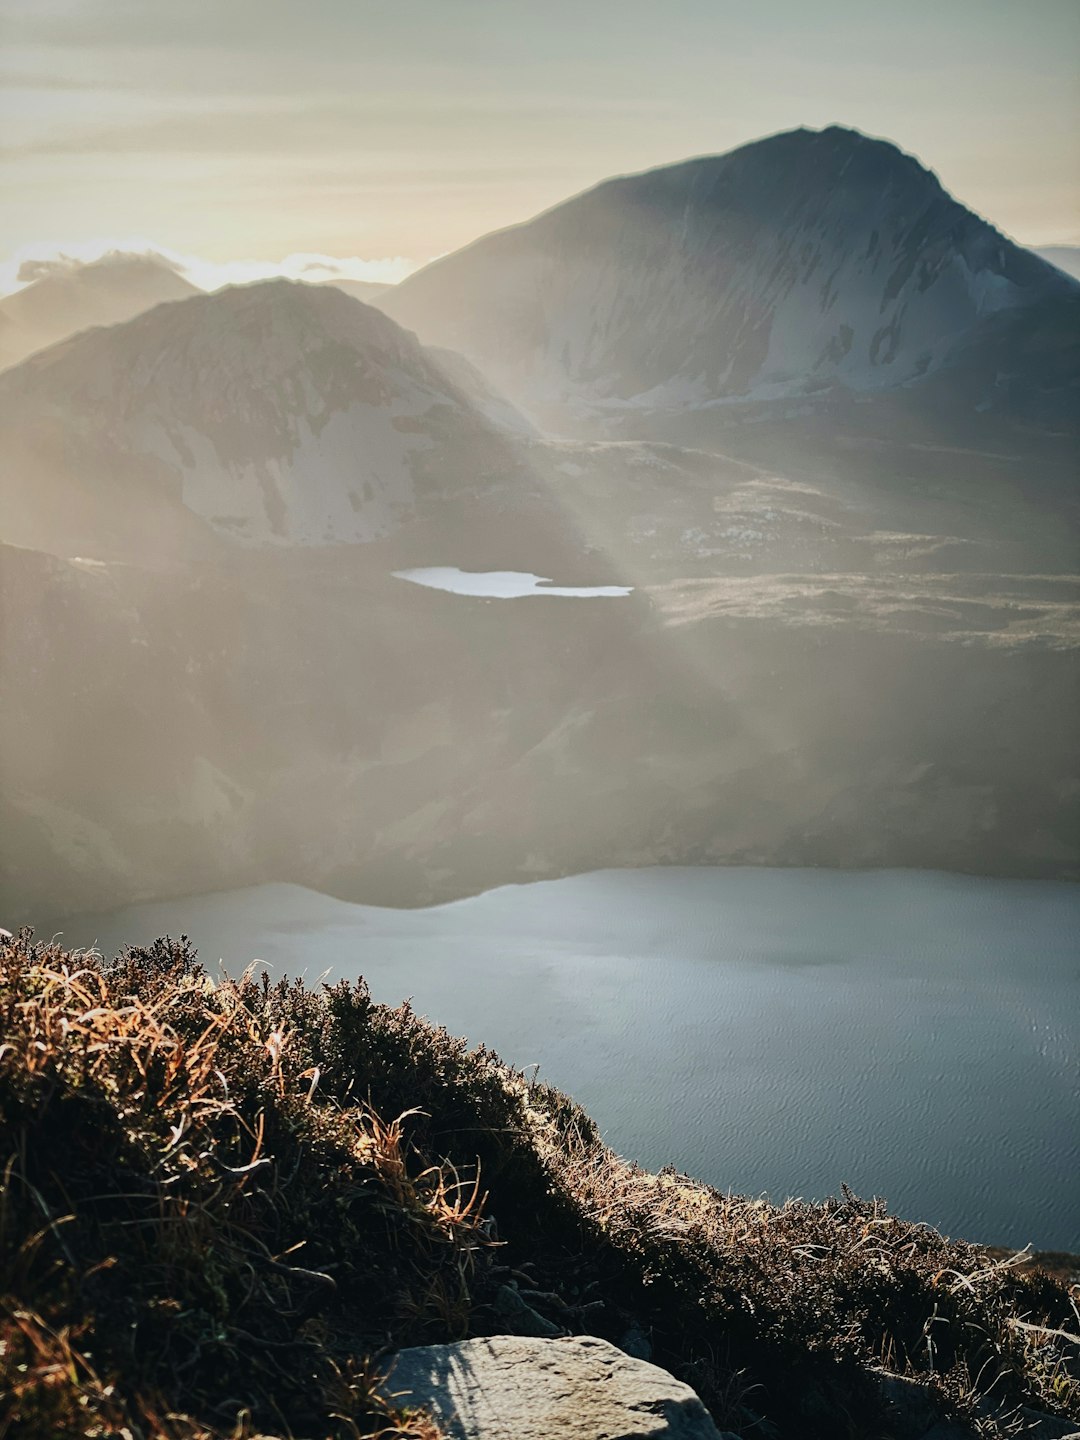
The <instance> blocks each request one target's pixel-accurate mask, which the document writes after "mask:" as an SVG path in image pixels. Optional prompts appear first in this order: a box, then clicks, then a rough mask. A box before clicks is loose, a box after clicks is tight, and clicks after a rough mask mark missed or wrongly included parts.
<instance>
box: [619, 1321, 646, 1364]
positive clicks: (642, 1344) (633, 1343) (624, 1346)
mask: <svg viewBox="0 0 1080 1440" xmlns="http://www.w3.org/2000/svg"><path fill="white" fill-rule="evenodd" d="M619 1349H620V1350H621V1351H623V1353H624V1354H626V1355H630V1356H632V1357H633V1358H634V1359H635V1360H651V1359H652V1345H651V1344H650V1343H649V1337H648V1336H647V1335H646V1334H645V1331H644V1330H642V1328H641V1326H640V1325H631V1327H630V1329H629V1330H627V1332H626V1334H625V1335H624V1336H623V1337H622V1339H621V1340H620V1341H619Z"/></svg>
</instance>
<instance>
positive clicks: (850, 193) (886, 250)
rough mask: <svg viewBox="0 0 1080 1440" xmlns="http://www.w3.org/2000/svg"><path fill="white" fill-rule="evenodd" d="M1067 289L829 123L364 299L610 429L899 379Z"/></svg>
mask: <svg viewBox="0 0 1080 1440" xmlns="http://www.w3.org/2000/svg"><path fill="white" fill-rule="evenodd" d="M1069 289H1070V287H1069V285H1068V282H1067V281H1066V280H1065V279H1064V277H1062V276H1061V275H1060V274H1058V272H1056V271H1055V270H1054V269H1053V268H1052V267H1051V266H1049V265H1047V264H1046V263H1045V262H1044V261H1042V260H1041V259H1039V258H1038V257H1037V256H1035V255H1033V254H1032V253H1031V252H1029V251H1025V250H1022V249H1021V248H1020V247H1018V246H1016V245H1014V244H1012V243H1011V242H1010V241H1009V240H1007V239H1006V238H1005V237H1004V236H1003V235H1001V234H1000V232H998V231H997V230H995V229H994V228H993V227H992V226H991V225H988V224H987V223H986V222H985V221H983V220H982V219H980V218H979V217H978V216H976V215H974V214H972V212H971V211H969V210H967V209H965V207H964V206H963V205H961V204H959V202H957V201H956V200H954V199H953V198H952V196H950V195H949V194H948V193H947V191H945V189H944V188H943V187H942V185H941V184H940V182H939V181H938V179H937V177H936V176H935V175H933V174H932V172H931V171H929V170H928V169H927V168H926V167H925V166H924V165H923V164H922V163H921V162H920V161H919V160H918V159H916V158H915V157H914V156H912V155H908V154H906V153H905V152H904V151H902V150H901V149H899V148H898V147H897V146H896V145H894V144H892V143H891V142H889V141H887V140H880V139H875V138H872V137H870V136H867V135H863V134H862V133H861V132H859V131H857V130H852V129H849V128H846V127H843V126H839V125H830V126H828V127H826V128H825V129H823V130H810V129H799V130H790V131H786V132H783V133H781V134H777V135H771V136H767V137H765V138H764V139H761V140H756V141H754V142H752V143H751V144H748V145H743V146H741V147H739V148H738V149H736V150H732V151H729V152H728V153H727V154H724V155H710V156H702V157H699V158H697V159H691V160H684V161H681V162H679V163H678V164H675V165H669V166H663V167H660V168H658V169H653V170H649V171H646V172H644V173H642V174H636V175H624V176H620V177H617V178H615V179H612V180H608V181H605V182H604V183H603V184H601V185H599V186H597V187H596V188H595V189H593V190H590V191H587V192H585V193H584V194H581V195H578V196H575V197H574V198H573V199H571V200H568V201H566V202H565V203H564V204H562V205H559V206H556V207H555V208H554V209H552V210H548V211H547V212H545V213H544V214H543V215H541V216H538V217H537V218H536V219H535V220H533V221H530V222H528V223H527V224H524V225H519V226H517V227H516V228H514V229H512V230H507V231H502V232H500V233H498V234H495V235H490V236H487V237H486V238H484V239H482V240H479V241H477V242H475V243H474V244H473V245H471V246H469V247H468V248H467V249H466V250H463V251H460V252H458V253H457V254H456V255H451V256H447V257H444V258H443V259H441V260H439V261H436V262H435V263H434V264H432V265H429V266H428V267H427V268H426V269H424V270H421V271H419V272H418V273H416V274H414V275H411V276H409V277H408V278H407V279H406V280H404V281H402V282H401V284H400V285H398V286H396V287H395V289H394V291H393V292H391V293H390V294H388V295H387V296H385V297H383V298H382V299H381V300H380V304H382V305H383V307H384V308H385V309H386V311H387V312H388V313H389V314H391V315H393V316H394V317H395V319H399V320H401V321H402V322H403V323H404V324H406V325H408V326H409V327H410V328H413V329H416V330H417V331H418V332H419V333H420V335H421V337H422V338H423V339H424V340H425V341H426V342H430V343H433V344H438V345H444V346H448V347H450V348H452V349H455V350H459V351H462V352H463V353H464V354H465V355H467V356H468V357H469V358H470V359H471V360H473V361H474V363H475V364H477V365H478V366H479V367H480V368H481V370H483V371H485V372H486V373H487V374H489V375H490V376H491V377H492V379H493V380H494V381H495V383H496V384H497V385H499V386H500V388H502V389H503V390H505V391H506V392H507V393H509V395H510V397H511V398H512V399H513V400H515V401H516V402H517V403H518V404H519V405H520V406H522V408H524V409H525V410H526V411H529V410H531V411H532V412H533V413H534V414H535V415H538V416H542V417H544V418H545V419H546V420H547V421H548V423H554V424H555V425H559V424H561V423H565V420H564V419H563V417H565V416H567V415H572V416H579V417H580V416H582V415H586V414H591V415H593V416H595V417H597V418H598V420H601V421H602V420H603V417H604V416H605V415H607V416H610V417H612V420H613V423H618V424H622V423H623V421H624V420H625V419H626V415H627V408H628V407H634V408H636V409H638V410H649V411H657V410H659V411H663V412H665V413H672V412H679V413H681V412H682V411H685V410H687V409H695V408H700V407H701V406H708V405H715V404H717V403H730V402H732V401H736V400H740V399H747V398H748V399H753V400H770V399H779V398H783V397H788V396H798V397H802V396H806V395H815V394H818V393H820V392H822V391H825V390H828V389H829V388H830V387H835V386H837V385H839V386H843V387H844V388H846V389H847V390H849V391H854V392H873V391H883V390H890V389H894V388H896V387H898V386H907V385H911V384H914V383H916V382H918V381H920V380H921V379H923V378H924V377H927V376H930V375H933V374H935V373H936V372H937V371H939V370H941V369H942V368H943V367H946V366H947V365H948V364H950V363H951V360H952V357H954V356H955V355H956V354H957V353H958V349H959V348H961V347H965V346H967V345H968V341H969V340H970V339H971V337H972V335H973V334H974V332H975V331H976V330H977V329H978V328H979V327H980V326H982V325H983V324H984V323H985V322H987V321H988V320H989V319H990V318H991V317H993V316H995V315H998V314H1001V313H1007V312H1013V311H1015V312H1017V313H1019V312H1020V311H1022V310H1024V309H1025V308H1026V307H1028V306H1031V305H1035V306H1039V305H1041V304H1042V303H1043V302H1044V301H1045V300H1047V299H1048V298H1051V299H1052V298H1053V297H1054V296H1064V294H1065V291H1066V290H1069ZM1070 293H1071V290H1070ZM974 403H981V397H975V402H974ZM988 403H996V401H994V400H993V397H991V400H990V401H988Z"/></svg>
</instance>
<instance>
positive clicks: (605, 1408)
mask: <svg viewBox="0 0 1080 1440" xmlns="http://www.w3.org/2000/svg"><path fill="white" fill-rule="evenodd" d="M390 1365H391V1368H390V1372H389V1375H388V1376H387V1379H386V1381H385V1382H384V1384H383V1387H382V1388H383V1393H384V1394H385V1395H387V1396H393V1398H394V1402H395V1403H396V1404H398V1405H403V1406H404V1405H415V1406H417V1407H423V1408H424V1409H425V1410H427V1411H429V1412H430V1413H431V1414H432V1415H433V1416H434V1417H435V1419H436V1420H437V1421H438V1423H439V1425H440V1426H441V1427H442V1429H443V1430H444V1432H445V1433H446V1435H447V1436H448V1437H450V1440H721V1436H720V1432H719V1431H718V1430H717V1428H716V1426H715V1425H714V1424H713V1422H712V1419H711V1417H710V1415H709V1412H708V1411H707V1410H706V1409H705V1407H704V1405H702V1403H701V1401H700V1400H699V1399H698V1397H697V1395H696V1394H695V1393H694V1391H693V1390H691V1389H690V1387H689V1385H683V1384H682V1383H681V1382H680V1381H678V1380H676V1379H675V1377H674V1376H673V1375H669V1374H668V1372H667V1371H666V1370H661V1369H660V1368H659V1366H657V1365H650V1364H649V1363H648V1362H647V1361H645V1360H635V1359H634V1358H633V1357H632V1356H630V1355H626V1354H624V1353H623V1351H622V1350H617V1349H616V1348H615V1346H614V1345H609V1344H608V1343H607V1341H606V1340H597V1339H594V1338H593V1337H592V1336H591V1335H576V1336H569V1337H567V1338H565V1339H559V1340H541V1339H536V1338H533V1337H532V1336H524V1335H496V1336H493V1337H491V1338H490V1339H483V1340H463V1341H461V1342H460V1343H459V1344H457V1345H425V1346H423V1347H422V1348H419V1349H416V1350H402V1351H399V1353H398V1354H397V1355H396V1356H394V1357H393V1359H392V1360H391V1362H390Z"/></svg>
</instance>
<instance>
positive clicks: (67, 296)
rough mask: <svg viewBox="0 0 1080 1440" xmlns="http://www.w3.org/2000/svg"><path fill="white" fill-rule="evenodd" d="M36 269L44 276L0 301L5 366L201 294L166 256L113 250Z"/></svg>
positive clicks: (0, 356)
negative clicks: (89, 258) (97, 257)
mask: <svg viewBox="0 0 1080 1440" xmlns="http://www.w3.org/2000/svg"><path fill="white" fill-rule="evenodd" d="M31 266H32V269H31V273H33V262H31ZM36 268H38V269H40V270H42V271H43V273H41V274H40V276H39V278H37V279H35V280H33V281H32V282H31V284H29V285H27V286H26V287H25V288H24V289H22V290H17V291H16V292H15V293H14V294H13V295H8V296H6V297H5V298H4V299H3V300H2V301H0V368H4V367H6V366H10V365H14V364H17V363H18V361H20V360H22V359H24V358H25V357H26V356H27V355H30V354H32V353H33V352H34V351H35V350H42V349H44V348H45V347H46V346H48V345H53V344H55V343H56V342H57V341H58V340H66V339H67V338H68V336H70V335H75V334H77V333H78V332H79V331H80V330H86V329H89V328H90V327H91V326H94V325H116V324H118V323H119V322H121V321H123V320H130V319H131V318H132V317H133V316H135V315H139V314H141V313H142V312H143V311H144V310H149V309H151V308H152V307H153V306H155V305H161V304H163V303H164V302H165V301H168V300H185V299H187V298H188V297H189V296H191V295H198V294H200V293H201V292H200V291H199V290H198V289H197V288H196V286H194V285H192V284H191V282H190V281H188V280H185V279H184V277H183V276H182V275H179V274H178V273H177V272H176V270H175V269H174V268H173V267H172V265H170V263H169V262H168V261H167V260H166V259H165V258H164V257H163V256H160V255H129V254H125V253H123V252H120V251H113V252H111V253H110V254H108V255H103V256H102V257H101V259H100V260H94V261H91V262H89V263H87V264H82V263H80V262H78V261H62V260H61V261H48V262H43V263H41V264H40V265H38V266H37V267H36ZM24 269H26V267H24Z"/></svg>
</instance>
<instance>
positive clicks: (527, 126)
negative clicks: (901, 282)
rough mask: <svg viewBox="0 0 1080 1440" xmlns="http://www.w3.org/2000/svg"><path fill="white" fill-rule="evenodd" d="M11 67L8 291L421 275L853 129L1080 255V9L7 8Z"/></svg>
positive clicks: (110, 2)
mask: <svg viewBox="0 0 1080 1440" xmlns="http://www.w3.org/2000/svg"><path fill="white" fill-rule="evenodd" d="M0 71H2V73H3V77H4V79H3V90H2V100H0V107H2V108H0V140H2V147H0V214H3V216H4V219H3V222H2V227H3V228H2V230H0V290H3V289H7V288H11V287H10V283H8V284H5V283H4V281H5V279H6V280H8V281H9V282H10V281H11V277H12V276H13V275H14V274H15V273H17V270H18V266H19V264H20V262H21V261H22V260H24V259H26V258H28V257H35V256H47V255H52V254H57V253H67V254H72V255H77V256H80V257H81V258H90V256H91V255H93V254H99V253H101V252H102V251H103V250H106V249H113V248H119V249H127V250H131V249H135V250H139V249H148V248H155V249H163V250H165V251H167V252H169V253H170V254H173V255H175V256H179V257H182V258H183V260H184V261H185V263H187V264H188V266H189V270H190V273H191V276H192V278H193V279H194V280H195V281H196V283H202V284H209V283H214V282H215V280H220V279H221V278H226V279H242V278H245V277H248V278H256V276H257V275H260V274H265V273H273V272H274V271H275V270H282V271H284V272H285V273H292V272H295V271H296V270H297V268H298V266H299V262H298V261H296V260H295V259H290V258H289V257H296V256H307V257H312V256H314V257H320V256H324V257H332V259H333V261H336V262H339V263H338V264H337V269H338V270H339V271H340V273H344V274H351V275H353V276H354V277H356V278H367V279H386V280H396V279H399V278H400V277H401V276H402V275H403V274H405V273H407V272H408V271H409V270H410V269H412V268H415V267H416V266H418V265H420V264H422V263H423V262H425V261H426V260H428V259H431V258H433V257H434V256H436V255H439V254H443V253H445V252H447V251H449V250H453V249H456V248H457V247H458V246H460V245H463V244H465V243H467V242H468V241H470V240H472V239H475V238H476V237H477V236H478V235H481V234H484V233H486V232H487V231H489V230H492V229H496V228H499V227H501V226H504V225H508V224H513V223H515V222H516V221H520V220H524V219H527V218H528V217H529V216H531V215H534V214H536V213H537V212H539V211H540V210H543V209H545V208H546V207H548V206H549V205H552V204H555V203H557V202H558V201H559V200H562V199H564V198H566V197H567V196H569V195H571V194H573V193H575V192H577V191H579V190H581V189H584V188H586V187H587V186H589V185H592V184H594V183H596V182H598V181H600V180H602V179H604V178H606V177H607V176H610V175H612V174H620V173H626V172H630V171H635V170H641V169H646V168H648V167H650V166H653V165H660V164H665V163H668V162H674V161H677V160H680V159H684V158H686V157H688V156H691V155H700V154H709V153H720V152H722V151H724V150H729V149H731V148H733V147H734V146H737V145H739V144H742V143H744V142H746V141H749V140H752V139H756V138H758V137H760V136H762V135H767V134H772V133H775V132H776V131H780V130H786V129H789V128H792V127H795V126H798V125H809V126H812V127H815V128H817V127H820V126H824V125H828V124H833V123H836V124H842V125H851V126H854V127H855V128H857V129H860V130H863V131H865V132H866V133H868V134H871V135H877V136H882V137H885V138H887V139H891V140H893V141H895V142H896V143H897V144H899V145H900V146H901V147H902V148H903V149H905V150H908V151H911V152H913V153H914V154H916V155H918V157H919V158H920V159H921V160H922V161H923V162H924V163H925V164H927V165H929V166H930V168H931V169H933V170H934V171H935V172H936V173H937V175H938V176H939V178H940V179H941V180H942V183H943V184H944V185H945V186H946V187H947V188H948V189H949V190H951V191H952V192H953V194H955V195H956V196H957V198H959V199H960V200H962V201H964V203H965V204H967V205H969V206H971V208H972V209H974V210H976V211H978V212H979V213H980V214H982V215H984V216H986V217H987V218H988V219H990V220H992V221H993V222H994V223H995V224H996V225H998V226H1000V227H1001V228H1002V229H1003V230H1005V231H1006V233H1008V234H1010V235H1011V236H1013V237H1014V238H1016V239H1018V240H1020V241H1022V242H1024V243H1028V244H1054V243H1077V242H1080V0H1022V3H1021V0H903V3H897V0H816V3H815V0H756V3H755V0H739V3H730V0H664V3H659V0H183V3H181V0H0ZM290 266H291V271H290ZM334 268H335V267H334V264H333V263H331V265H330V267H329V270H328V273H329V272H330V271H332V270H333V269H334Z"/></svg>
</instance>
